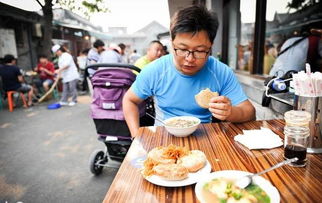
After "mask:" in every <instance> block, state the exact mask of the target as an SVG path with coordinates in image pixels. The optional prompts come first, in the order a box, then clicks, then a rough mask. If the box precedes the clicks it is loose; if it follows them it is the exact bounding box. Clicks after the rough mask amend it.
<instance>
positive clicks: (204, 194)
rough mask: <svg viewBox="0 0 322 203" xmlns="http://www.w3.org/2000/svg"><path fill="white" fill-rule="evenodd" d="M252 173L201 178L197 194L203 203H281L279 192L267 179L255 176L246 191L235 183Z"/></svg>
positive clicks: (231, 172) (229, 171) (224, 174)
mask: <svg viewBox="0 0 322 203" xmlns="http://www.w3.org/2000/svg"><path fill="white" fill-rule="evenodd" d="M249 174H251V173H249V172H246V171H237V170H224V171H216V172H213V173H210V174H208V175H207V176H204V177H203V178H201V179H200V180H199V181H198V182H197V184H196V186H195V194H196V196H197V199H198V200H199V202H201V203H213V202H253V203H256V202H259V203H279V202H280V194H279V192H278V190H277V189H276V188H275V187H274V186H273V185H272V184H271V183H270V182H269V181H268V180H266V179H264V178H263V177H261V176H255V177H254V178H253V182H252V183H251V184H250V185H249V186H247V187H246V188H244V189H241V188H238V187H237V186H236V185H235V181H236V180H238V179H239V178H242V177H243V176H245V175H249Z"/></svg>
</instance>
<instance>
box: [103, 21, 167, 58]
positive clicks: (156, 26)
mask: <svg viewBox="0 0 322 203" xmlns="http://www.w3.org/2000/svg"><path fill="white" fill-rule="evenodd" d="M166 31H167V32H168V31H169V29H168V28H166V27H164V26H163V25H161V24H160V23H158V22H156V21H152V22H151V23H149V24H148V25H146V26H144V27H143V28H141V29H140V30H138V31H136V32H134V33H132V34H129V33H127V28H125V27H109V32H108V34H109V36H111V39H110V42H113V43H116V44H119V43H123V44H125V45H126V47H127V49H126V52H127V53H126V54H127V55H130V54H131V53H132V51H133V50H134V49H136V50H137V53H139V54H140V55H145V54H146V49H147V47H148V45H149V43H150V42H151V41H152V40H157V39H158V34H159V33H161V32H166Z"/></svg>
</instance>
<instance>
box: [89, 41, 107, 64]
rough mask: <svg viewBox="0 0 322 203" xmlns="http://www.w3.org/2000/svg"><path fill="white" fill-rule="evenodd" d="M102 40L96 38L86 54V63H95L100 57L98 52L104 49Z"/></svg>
mask: <svg viewBox="0 0 322 203" xmlns="http://www.w3.org/2000/svg"><path fill="white" fill-rule="evenodd" d="M104 46H105V44H104V42H103V41H102V40H99V39H98V40H96V41H95V42H94V44H93V48H91V49H90V50H89V52H88V54H87V65H91V64H95V63H97V62H98V60H99V58H100V54H101V53H102V52H103V51H104Z"/></svg>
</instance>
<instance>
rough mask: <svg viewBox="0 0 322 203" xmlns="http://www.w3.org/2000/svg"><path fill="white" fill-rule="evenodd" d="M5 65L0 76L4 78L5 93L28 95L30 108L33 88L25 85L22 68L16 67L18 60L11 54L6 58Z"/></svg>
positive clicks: (0, 69)
mask: <svg viewBox="0 0 322 203" xmlns="http://www.w3.org/2000/svg"><path fill="white" fill-rule="evenodd" d="M3 62H4V65H3V66H1V67H0V76H1V77H2V83H3V89H4V91H6V92H8V91H17V92H21V93H28V102H27V104H28V106H32V98H33V88H32V86H30V85H28V84H26V83H24V79H23V76H22V74H21V71H20V68H19V67H18V66H16V64H17V59H15V57H14V56H13V55H11V54H7V55H5V56H4V60H3Z"/></svg>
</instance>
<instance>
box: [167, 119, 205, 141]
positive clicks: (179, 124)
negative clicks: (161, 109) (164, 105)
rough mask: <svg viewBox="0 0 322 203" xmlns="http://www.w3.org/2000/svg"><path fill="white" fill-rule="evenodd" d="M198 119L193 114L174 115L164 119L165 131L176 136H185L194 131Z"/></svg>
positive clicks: (197, 124)
mask: <svg viewBox="0 0 322 203" xmlns="http://www.w3.org/2000/svg"><path fill="white" fill-rule="evenodd" d="M200 122H201V121H200V119H199V118H196V117H193V116H176V117H172V118H169V119H167V120H165V121H164V124H165V125H164V126H165V128H166V129H167V131H168V132H169V133H170V134H172V135H174V136H176V137H187V136H189V135H191V134H192V133H193V132H195V131H196V129H197V128H198V126H199V124H200Z"/></svg>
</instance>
